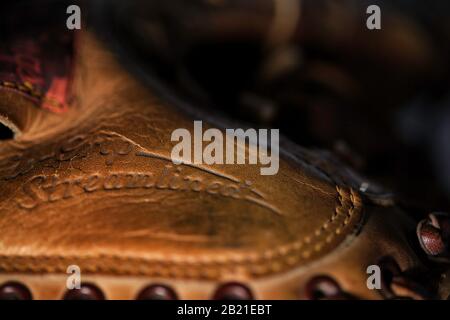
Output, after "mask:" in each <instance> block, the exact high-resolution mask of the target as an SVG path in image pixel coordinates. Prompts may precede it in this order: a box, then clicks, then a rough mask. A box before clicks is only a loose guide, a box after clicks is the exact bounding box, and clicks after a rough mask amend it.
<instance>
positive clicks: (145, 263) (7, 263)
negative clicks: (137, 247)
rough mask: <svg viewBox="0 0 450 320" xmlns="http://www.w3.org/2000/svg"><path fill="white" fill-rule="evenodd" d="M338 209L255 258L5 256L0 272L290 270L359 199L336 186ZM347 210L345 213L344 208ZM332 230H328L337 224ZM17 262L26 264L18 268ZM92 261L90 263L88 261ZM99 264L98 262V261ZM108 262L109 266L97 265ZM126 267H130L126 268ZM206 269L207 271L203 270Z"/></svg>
mask: <svg viewBox="0 0 450 320" xmlns="http://www.w3.org/2000/svg"><path fill="white" fill-rule="evenodd" d="M336 190H337V195H338V205H337V206H336V207H335V211H334V212H333V214H332V215H331V216H330V217H329V219H327V220H326V221H325V222H324V223H323V224H322V225H321V226H320V227H318V228H317V229H316V230H315V231H313V233H312V234H310V235H307V236H305V237H304V238H303V239H301V240H299V241H296V242H294V243H291V244H287V245H282V246H280V247H278V248H276V249H272V250H266V251H263V252H260V253H256V254H224V255H221V256H203V257H200V258H191V257H182V256H172V257H170V256H169V257H166V258H165V259H164V260H163V259H162V258H159V259H158V258H135V257H123V256H119V255H104V254H98V255H92V256H81V257H80V256H78V257H77V256H72V257H71V256H61V255H60V256H8V255H0V270H4V271H7V272H12V271H31V272H65V271H66V268H67V266H68V265H69V264H72V263H75V262H78V261H79V262H82V263H84V262H86V263H85V264H86V266H83V270H84V271H85V272H108V273H113V274H143V275H149V274H150V275H158V274H160V275H168V276H175V277H205V278H218V277H220V274H221V273H222V272H223V271H224V270H242V271H243V272H245V273H249V274H252V275H254V276H261V275H265V274H269V273H273V272H279V271H283V270H286V269H288V268H289V267H294V266H295V265H297V264H298V263H299V262H300V261H302V260H308V259H310V258H311V256H312V255H313V254H317V253H319V252H321V251H323V250H324V248H326V246H327V244H329V243H331V241H332V240H333V239H334V238H335V237H336V236H339V235H340V234H341V233H342V229H343V228H345V227H346V226H347V225H349V224H350V222H351V221H352V218H353V217H354V216H355V215H358V214H360V213H361V210H362V203H361V198H360V196H359V195H358V194H357V193H356V192H355V191H354V190H352V189H350V191H349V192H347V191H345V190H344V189H343V188H341V187H339V186H336ZM347 206H348V209H346V207H347ZM341 219H342V221H341V222H340V223H338V224H337V226H336V227H335V228H331V227H330V226H331V225H333V224H335V223H337V222H339V221H340V220H341ZM17 260H19V261H20V260H26V261H25V263H24V264H23V265H21V266H18V264H15V263H14V262H15V261H17ZM91 260H92V261H91ZM98 260H100V261H98ZM102 260H103V261H105V260H106V261H108V263H110V265H107V263H104V264H103V265H102V262H101V261H102ZM46 261H54V262H57V263H56V264H54V265H48V266H39V263H42V262H44V263H45V262H46ZM127 263H130V264H131V265H126V264H127ZM204 267H208V268H211V270H203V269H202V268H204Z"/></svg>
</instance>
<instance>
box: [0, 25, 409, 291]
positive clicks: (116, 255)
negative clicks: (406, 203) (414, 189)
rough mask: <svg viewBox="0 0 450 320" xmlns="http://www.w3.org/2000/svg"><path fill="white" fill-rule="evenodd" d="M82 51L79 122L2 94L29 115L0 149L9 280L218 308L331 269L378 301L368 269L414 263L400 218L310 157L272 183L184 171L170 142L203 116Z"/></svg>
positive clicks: (295, 286) (212, 169)
mask: <svg viewBox="0 0 450 320" xmlns="http://www.w3.org/2000/svg"><path fill="white" fill-rule="evenodd" d="M80 45H81V47H80V52H79V57H78V63H77V66H76V69H75V82H74V88H73V90H74V92H75V93H76V97H77V99H76V103H74V104H73V105H72V106H71V107H70V110H69V111H68V113H66V114H64V115H55V114H51V113H49V112H48V111H45V110H39V109H36V108H35V107H34V106H33V104H32V103H30V102H28V101H26V100H23V99H21V98H20V97H16V96H11V95H12V93H6V92H5V91H2V90H3V89H0V101H2V103H0V105H2V106H5V105H6V107H0V112H3V113H5V114H6V116H8V117H9V118H10V119H16V118H17V119H27V120H26V121H22V122H23V123H21V124H19V125H18V126H19V127H20V129H21V131H22V132H21V135H20V136H19V137H18V138H17V139H15V140H14V141H11V142H4V143H2V144H1V145H0V147H1V153H0V190H1V191H2V192H1V194H0V212H1V214H0V271H1V274H0V282H1V281H3V280H6V279H12V278H14V279H19V280H21V281H27V283H29V284H30V287H31V289H32V291H33V294H34V296H35V297H36V298H43V299H47V298H60V296H61V292H62V291H63V290H64V283H65V279H66V274H65V272H66V269H67V267H68V266H69V265H71V264H77V265H79V266H80V268H81V270H82V273H83V275H86V277H87V278H88V279H90V281H93V282H97V283H100V286H104V290H105V291H106V292H107V293H106V294H107V296H108V297H110V298H125V299H132V298H133V297H134V296H135V291H136V290H137V289H138V288H140V287H141V286H142V285H144V284H145V283H148V282H149V281H156V280H158V281H165V282H167V283H170V284H173V286H174V287H176V288H177V290H179V291H180V292H181V293H180V296H181V298H208V297H209V296H210V294H211V291H212V290H213V288H214V287H215V286H216V284H217V283H219V282H222V281H226V280H236V281H245V282H247V283H248V284H249V286H250V287H251V288H252V289H253V290H254V291H255V292H256V294H255V295H256V296H257V298H298V297H302V290H301V288H302V287H303V285H304V284H305V282H306V281H307V279H308V278H309V277H311V276H313V275H315V274H323V273H326V274H330V275H333V276H334V277H335V278H337V279H339V281H340V283H341V285H342V287H343V288H345V289H346V290H347V291H350V292H352V294H355V295H358V296H360V297H366V298H379V297H380V295H379V294H378V293H377V292H376V291H370V290H368V289H367V287H366V278H367V274H366V268H367V266H368V265H370V264H375V263H377V261H378V260H379V259H380V257H382V256H384V255H391V256H394V257H395V258H396V259H397V261H398V263H399V265H400V266H401V267H402V268H405V269H407V268H411V267H414V266H415V265H416V264H417V260H416V257H415V255H414V254H413V253H412V252H411V250H410V249H409V246H408V244H407V240H406V238H405V235H406V234H407V233H408V232H409V231H410V230H413V224H412V223H410V221H409V220H408V219H407V218H406V217H404V215H403V214H402V213H400V212H399V211H398V210H397V209H395V208H393V207H377V206H375V205H374V204H372V203H368V202H367V201H365V200H363V199H364V197H363V196H362V195H361V194H359V193H358V191H355V189H353V188H351V186H350V185H346V184H345V183H344V182H343V181H341V180H340V179H339V181H338V180H337V179H336V178H335V176H334V175H333V174H332V173H331V172H327V170H326V169H324V167H322V166H320V167H319V166H317V165H314V164H313V163H311V162H310V161H309V158H308V157H307V155H306V154H304V155H302V152H296V153H295V155H294V154H292V155H291V156H285V157H284V158H282V159H281V160H280V170H279V172H278V174H277V175H274V176H261V175H260V174H259V167H258V166H251V165H244V166H243V165H222V166H221V165H214V166H208V165H195V166H194V165H180V166H175V165H173V164H172V162H171V160H170V152H171V149H172V147H173V143H172V142H171V141H170V136H171V133H172V131H173V130H175V129H177V128H190V129H191V130H192V127H193V120H195V119H190V118H189V117H187V116H185V115H184V114H183V113H182V112H181V111H180V110H178V109H176V108H174V107H172V106H170V105H167V103H165V102H163V101H160V100H159V99H158V98H157V97H155V96H154V95H152V93H151V92H150V91H149V90H148V89H147V88H144V87H143V86H142V85H141V84H140V83H138V82H137V81H136V80H135V79H133V78H132V77H131V76H130V75H129V74H127V73H126V72H125V71H124V69H123V68H122V67H121V66H120V65H119V64H118V63H117V62H116V60H115V58H114V57H113V56H112V55H111V54H110V53H109V52H108V51H107V50H105V49H104V47H103V46H102V45H101V44H100V43H99V42H98V41H97V40H96V39H94V38H93V37H92V36H91V35H90V34H88V33H85V34H83V35H82V37H81V40H80ZM24 115H26V116H24ZM27 117H28V118H27ZM13 121H14V120H13ZM118 275H120V276H121V277H117V276H118Z"/></svg>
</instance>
